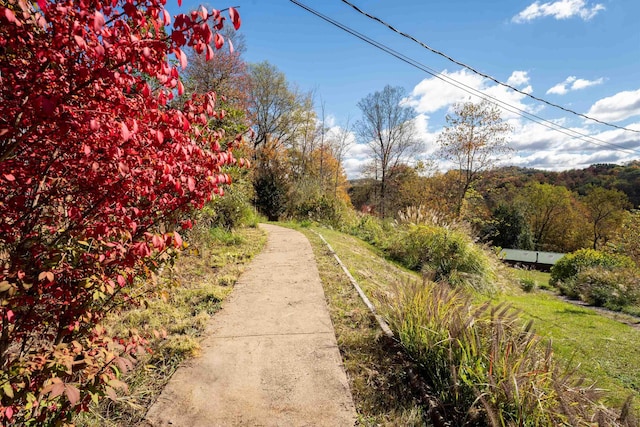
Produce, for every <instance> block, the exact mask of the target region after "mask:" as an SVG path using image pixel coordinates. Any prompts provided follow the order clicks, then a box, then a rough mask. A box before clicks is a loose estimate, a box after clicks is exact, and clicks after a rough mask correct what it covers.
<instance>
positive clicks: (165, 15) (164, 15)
mask: <svg viewBox="0 0 640 427" xmlns="http://www.w3.org/2000/svg"><path fill="white" fill-rule="evenodd" d="M162 18H163V24H164V25H169V24H171V15H169V11H168V10H167V9H162Z"/></svg>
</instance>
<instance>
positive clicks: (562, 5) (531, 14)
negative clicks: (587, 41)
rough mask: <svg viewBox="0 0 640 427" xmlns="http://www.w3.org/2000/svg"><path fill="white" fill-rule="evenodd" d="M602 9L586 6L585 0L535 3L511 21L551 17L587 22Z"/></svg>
mask: <svg viewBox="0 0 640 427" xmlns="http://www.w3.org/2000/svg"><path fill="white" fill-rule="evenodd" d="M604 9H605V7H604V5H603V4H601V3H597V4H595V5H593V6H591V5H588V4H587V3H586V2H585V0H558V1H555V2H549V3H542V4H541V3H540V2H538V1H536V2H534V3H531V4H530V5H529V6H527V7H526V8H525V9H524V10H523V11H521V12H520V13H518V14H517V15H516V16H514V17H513V18H512V19H511V20H512V21H513V22H516V23H522V22H529V21H532V20H534V19H536V18H542V17H545V16H551V17H553V18H555V19H568V18H572V17H574V16H577V17H580V18H581V19H583V20H584V21H588V20H589V19H591V18H593V17H594V16H596V14H597V13H598V12H600V11H601V10H604Z"/></svg>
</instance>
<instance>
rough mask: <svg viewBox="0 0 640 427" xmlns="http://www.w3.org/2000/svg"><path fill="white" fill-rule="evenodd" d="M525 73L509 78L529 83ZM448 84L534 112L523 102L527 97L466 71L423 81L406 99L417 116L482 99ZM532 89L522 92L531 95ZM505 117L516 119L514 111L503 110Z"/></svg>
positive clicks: (528, 87) (444, 72) (526, 88)
mask: <svg viewBox="0 0 640 427" xmlns="http://www.w3.org/2000/svg"><path fill="white" fill-rule="evenodd" d="M520 73H522V74H520ZM524 73H525V72H524V71H523V72H520V71H516V72H514V73H512V75H511V77H510V79H511V80H512V81H514V80H515V79H518V81H519V82H521V83H520V84H526V83H527V82H528V79H529V77H528V76H526V75H525V74H524ZM448 81H454V82H455V83H456V84H457V85H458V86H462V85H464V86H466V88H465V89H467V90H470V91H472V90H475V91H479V92H481V93H482V94H484V95H486V96H490V97H493V98H495V99H497V100H499V101H501V102H504V103H507V104H509V105H511V106H513V107H516V108H518V109H521V110H525V111H532V110H531V109H530V108H529V107H528V106H527V105H526V104H524V103H523V102H522V101H523V100H524V98H526V96H525V95H523V94H521V93H518V92H515V91H513V90H511V89H508V88H506V87H504V86H501V85H497V84H492V82H491V81H490V80H488V79H485V78H483V77H481V76H479V75H477V74H474V73H472V72H470V71H467V70H459V71H453V72H449V71H447V70H444V71H443V72H441V73H440V74H439V75H438V77H431V78H426V79H424V80H422V81H421V82H420V83H418V84H417V85H416V86H415V87H414V88H413V90H412V91H411V93H410V95H409V97H408V99H407V103H408V105H411V106H412V107H413V108H415V110H416V111H417V112H418V113H424V114H428V113H433V112H435V111H438V110H440V109H443V108H445V107H451V106H452V105H453V104H456V103H459V102H467V101H473V102H479V101H480V97H479V96H477V95H471V94H470V93H469V92H467V91H465V90H463V89H461V88H459V87H455V86H452V85H451V84H450V83H448ZM532 90H533V89H532V88H531V86H527V87H525V88H523V89H522V91H524V92H531V91H532ZM503 117H505V118H507V119H508V118H512V117H517V115H516V114H515V113H513V112H510V111H506V110H503Z"/></svg>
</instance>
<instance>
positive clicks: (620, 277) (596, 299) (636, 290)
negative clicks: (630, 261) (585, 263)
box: [575, 268, 640, 310]
mask: <svg viewBox="0 0 640 427" xmlns="http://www.w3.org/2000/svg"><path fill="white" fill-rule="evenodd" d="M575 289H576V293H577V294H578V295H579V297H580V299H581V300H583V301H584V302H586V303H587V304H591V305H595V306H598V307H606V308H608V309H611V310H620V309H621V308H622V307H625V306H633V305H636V304H638V303H640V277H639V276H638V272H637V271H634V270H633V269H629V268H621V269H616V270H603V269H600V268H588V269H585V270H583V271H581V272H580V273H578V275H577V277H576V279H575Z"/></svg>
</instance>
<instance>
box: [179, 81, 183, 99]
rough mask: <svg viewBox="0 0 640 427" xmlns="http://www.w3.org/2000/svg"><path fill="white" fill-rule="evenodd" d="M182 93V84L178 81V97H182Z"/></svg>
mask: <svg viewBox="0 0 640 427" xmlns="http://www.w3.org/2000/svg"><path fill="white" fill-rule="evenodd" d="M183 93H184V86H183V85H182V82H181V81H180V80H178V95H182V94H183Z"/></svg>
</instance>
